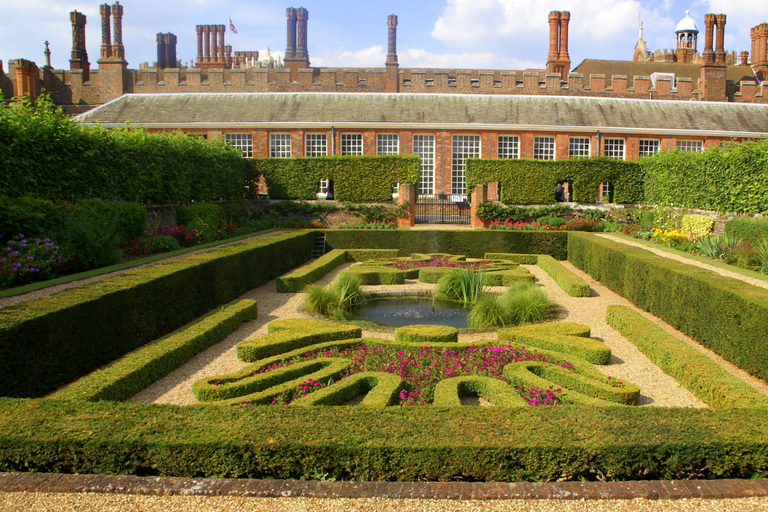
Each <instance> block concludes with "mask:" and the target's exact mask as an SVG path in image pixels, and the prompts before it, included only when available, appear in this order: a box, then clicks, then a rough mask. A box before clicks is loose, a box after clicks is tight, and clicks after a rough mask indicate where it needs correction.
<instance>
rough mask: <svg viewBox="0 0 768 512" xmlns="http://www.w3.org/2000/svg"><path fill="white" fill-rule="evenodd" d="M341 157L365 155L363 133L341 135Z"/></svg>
mask: <svg viewBox="0 0 768 512" xmlns="http://www.w3.org/2000/svg"><path fill="white" fill-rule="evenodd" d="M339 154H341V155H362V154H363V134H362V133H342V134H341V152H340V153H339Z"/></svg>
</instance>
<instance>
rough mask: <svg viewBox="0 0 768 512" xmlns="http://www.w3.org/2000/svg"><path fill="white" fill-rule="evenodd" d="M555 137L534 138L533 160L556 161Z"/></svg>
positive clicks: (542, 136) (539, 136)
mask: <svg viewBox="0 0 768 512" xmlns="http://www.w3.org/2000/svg"><path fill="white" fill-rule="evenodd" d="M555 144H556V142H555V137H553V136H551V135H536V136H534V137H533V159H534V160H554V159H555V149H556V146H555Z"/></svg>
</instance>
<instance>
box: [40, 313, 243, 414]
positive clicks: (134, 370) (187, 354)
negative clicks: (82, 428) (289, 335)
mask: <svg viewBox="0 0 768 512" xmlns="http://www.w3.org/2000/svg"><path fill="white" fill-rule="evenodd" d="M256 307H257V306H256V301H254V300H251V299H243V300H241V301H238V302H237V303H234V304H230V305H228V306H223V307H222V308H221V310H218V311H216V312H214V313H212V314H210V315H207V316H205V317H203V318H201V319H200V320H198V321H196V322H195V323H193V324H192V325H190V326H187V327H184V328H182V329H179V330H178V331H176V332H174V333H172V334H170V335H168V336H165V337H163V338H160V339H159V340H156V341H153V342H152V343H149V344H147V345H144V346H143V347H141V348H139V349H137V350H134V351H133V352H131V353H129V354H126V355H125V356H123V357H122V358H120V359H118V360H117V361H114V362H112V363H111V364H109V365H108V366H106V367H105V368H102V369H99V370H96V371H95V372H92V373H90V374H88V375H86V376H85V377H83V378H81V379H78V380H76V381H75V382H73V383H72V384H69V385H68V386H65V387H63V388H61V389H59V390H58V391H56V392H55V393H53V394H51V395H49V397H48V398H51V399H54V400H85V401H89V402H93V401H97V400H113V401H119V400H127V399H128V398H130V397H131V396H133V395H135V394H136V393H138V392H139V391H141V390H142V389H144V388H145V387H147V386H149V385H150V384H152V383H153V382H155V381H156V380H158V379H160V378H162V377H165V376H166V375H168V374H169V373H171V372H172V371H173V370H175V369H176V368H179V367H180V366H181V365H183V364H184V363H186V362H187V361H189V360H190V359H192V357H194V356H195V355H196V354H198V353H199V352H202V351H203V350H205V349H206V348H208V347H211V346H213V345H215V344H216V343H218V342H220V341H221V340H223V339H224V338H226V337H227V336H228V335H229V334H230V333H231V332H232V331H234V330H235V329H237V328H238V327H239V326H240V324H242V323H243V322H247V321H248V320H253V319H255V318H256Z"/></svg>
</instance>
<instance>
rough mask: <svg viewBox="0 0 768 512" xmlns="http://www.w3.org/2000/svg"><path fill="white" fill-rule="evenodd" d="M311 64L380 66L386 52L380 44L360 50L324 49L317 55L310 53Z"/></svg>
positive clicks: (361, 66) (323, 65) (319, 65)
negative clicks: (329, 50) (323, 51)
mask: <svg viewBox="0 0 768 512" xmlns="http://www.w3.org/2000/svg"><path fill="white" fill-rule="evenodd" d="M310 57H311V58H310V60H311V61H312V65H313V66H318V67H336V66H339V67H342V66H343V67H347V68H355V67H360V68H380V67H382V66H384V61H385V60H386V58H387V54H386V53H385V52H384V47H383V46H381V45H380V44H376V45H373V46H370V47H368V48H364V49H362V50H341V49H337V50H333V51H331V52H330V53H329V52H328V51H326V52H325V53H322V54H321V55H319V56H318V57H313V56H311V55H310Z"/></svg>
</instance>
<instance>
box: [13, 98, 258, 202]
mask: <svg viewBox="0 0 768 512" xmlns="http://www.w3.org/2000/svg"><path fill="white" fill-rule="evenodd" d="M246 165H247V164H246V161H245V159H243V158H242V156H241V153H240V152H239V151H238V150H236V149H234V148H232V147H230V146H228V145H227V144H225V143H224V141H223V140H213V141H205V140H203V139H201V138H199V137H187V136H186V135H183V134H179V133H168V134H158V133H147V131H146V130H144V129H143V128H130V129H128V128H121V129H114V130H105V129H103V128H100V127H87V126H82V125H80V124H79V123H78V122H77V121H75V120H73V119H71V118H68V117H66V116H65V115H64V114H63V113H62V112H61V110H57V109H54V107H53V104H52V103H51V102H50V101H48V100H47V99H46V98H45V97H41V98H40V99H39V100H38V101H36V102H31V101H30V100H29V99H25V100H23V101H22V102H15V101H14V102H11V103H8V104H3V103H0V193H2V194H3V195H6V196H10V197H22V196H34V197H39V198H43V199H50V200H66V201H71V200H75V199H82V198H93V197H97V198H102V199H108V200H124V201H136V202H139V203H144V204H165V203H184V202H189V201H210V200H216V199H235V198H240V197H242V196H243V187H244V186H245V169H246Z"/></svg>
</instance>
